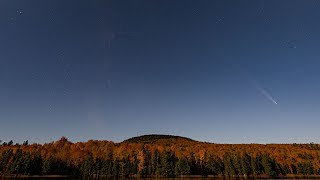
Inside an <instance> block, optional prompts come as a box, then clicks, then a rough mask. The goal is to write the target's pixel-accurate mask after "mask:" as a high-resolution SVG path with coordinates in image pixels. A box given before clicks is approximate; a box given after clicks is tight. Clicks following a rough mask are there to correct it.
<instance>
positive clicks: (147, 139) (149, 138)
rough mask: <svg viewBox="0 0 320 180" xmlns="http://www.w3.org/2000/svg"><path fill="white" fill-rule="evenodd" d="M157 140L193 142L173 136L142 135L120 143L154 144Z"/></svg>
mask: <svg viewBox="0 0 320 180" xmlns="http://www.w3.org/2000/svg"><path fill="white" fill-rule="evenodd" d="M159 140H177V141H178V140H183V141H193V142H196V141H195V140H193V139H190V138H186V137H182V136H174V135H164V134H149V135H142V136H137V137H132V138H129V139H126V140H124V141H122V143H154V142H157V141H159Z"/></svg>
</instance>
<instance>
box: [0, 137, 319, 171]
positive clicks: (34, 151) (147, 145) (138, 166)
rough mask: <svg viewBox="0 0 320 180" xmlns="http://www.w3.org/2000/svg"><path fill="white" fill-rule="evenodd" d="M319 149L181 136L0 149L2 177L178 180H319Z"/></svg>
mask: <svg viewBox="0 0 320 180" xmlns="http://www.w3.org/2000/svg"><path fill="white" fill-rule="evenodd" d="M319 157H320V146H319V145H318V144H313V143H311V144H267V145H263V144H213V143H205V142H197V141H193V140H191V139H188V138H182V137H177V136H156V135H151V136H147V137H140V138H135V139H131V140H127V141H124V142H122V143H114V142H112V141H97V140H90V141H87V142H78V143H72V142H70V141H68V139H67V138H65V137H62V138H61V139H60V140H58V141H56V142H52V143H46V144H43V145H41V144H31V145H29V144H27V143H24V144H23V145H19V144H16V145H13V144H12V143H4V144H3V145H1V146H0V172H1V174H2V175H7V174H14V175H34V174H37V175H57V174H58V175H71V176H88V177H91V176H95V177H98V176H102V175H104V176H124V177H128V176H140V177H150V176H157V177H179V176H181V175H203V176H208V175H215V176H241V177H285V176H286V175H290V174H296V175H319V174H320V158H319Z"/></svg>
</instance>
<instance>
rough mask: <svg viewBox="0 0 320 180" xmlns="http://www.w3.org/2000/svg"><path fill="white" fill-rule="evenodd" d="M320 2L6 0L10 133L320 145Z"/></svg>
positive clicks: (5, 117) (1, 123) (1, 131)
mask: <svg viewBox="0 0 320 180" xmlns="http://www.w3.org/2000/svg"><path fill="white" fill-rule="evenodd" d="M319 19H320V2H319V1H316V0H309V1H302V0H301V1H297V0H280V1H279V0H268V1H266V0H255V1H254V0H251V1H250V0H243V1H236V0H234V1H231V0H230V1H229V0H228V1H225V0H220V1H218V0H217V1H211V0H206V1H196V0H193V1H191V0H174V1H172V0H165V1H160V0H134V1H118V0H113V1H109V0H99V1H98V0H94V1H84V0H68V1H64V0H46V1H43V0H28V1H24V0H3V1H1V2H0V50H1V53H0V82H1V86H0V108H1V111H0V139H1V140H4V141H9V140H11V139H12V140H13V141H14V142H22V141H24V140H26V139H28V140H29V141H31V142H40V143H43V142H50V141H53V140H57V139H59V138H60V137H61V136H66V137H68V138H69V139H70V140H71V141H86V140H88V139H107V140H113V141H116V142H119V141H122V140H124V139H126V138H129V137H132V136H136V135H143V134H173V135H180V136H186V137H189V138H192V139H195V140H200V141H209V142H216V143H293V142H304V143H309V142H317V143H320V133H319V131H318V127H319V126H320V121H319V117H320V110H319V107H320V101H319V100H320V93H319V92H320V81H319V77H320V71H319V68H320V61H319V57H320V50H319V42H320V33H319V32H320V23H319Z"/></svg>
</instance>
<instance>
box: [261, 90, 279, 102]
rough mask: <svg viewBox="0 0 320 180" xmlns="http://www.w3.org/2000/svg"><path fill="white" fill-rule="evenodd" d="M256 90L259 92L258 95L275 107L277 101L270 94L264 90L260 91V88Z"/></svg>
mask: <svg viewBox="0 0 320 180" xmlns="http://www.w3.org/2000/svg"><path fill="white" fill-rule="evenodd" d="M258 90H259V91H260V93H261V94H262V95H263V96H265V97H266V98H267V99H268V100H270V101H271V102H272V103H273V104H275V105H277V104H278V103H277V101H276V100H275V99H274V98H273V97H272V96H271V95H270V93H268V92H267V91H266V90H264V89H262V88H258Z"/></svg>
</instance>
